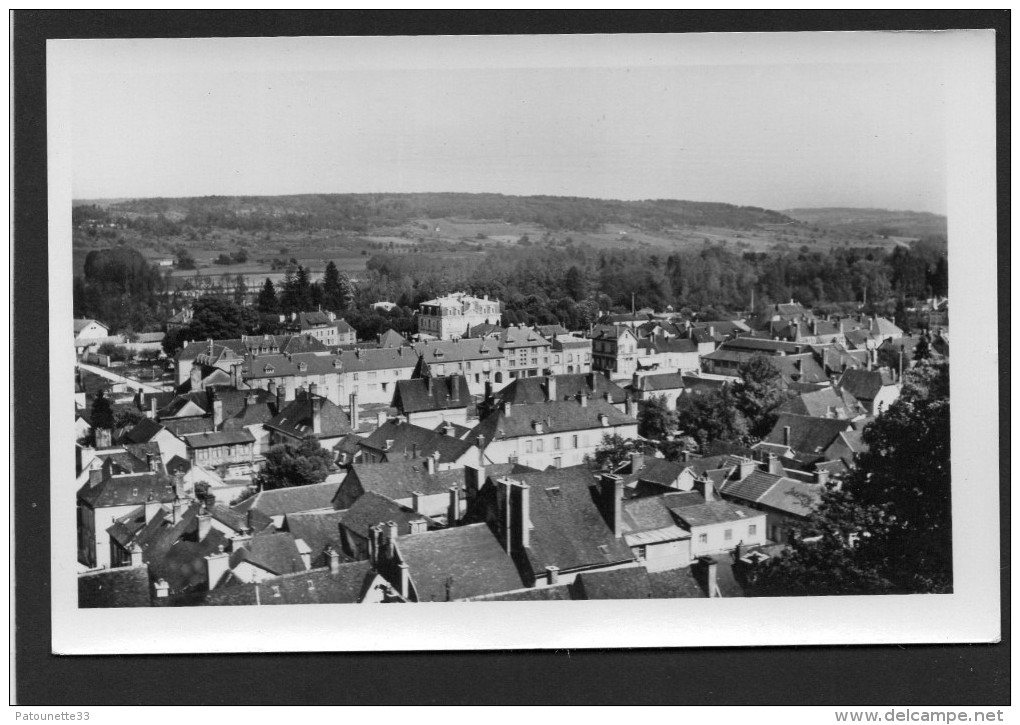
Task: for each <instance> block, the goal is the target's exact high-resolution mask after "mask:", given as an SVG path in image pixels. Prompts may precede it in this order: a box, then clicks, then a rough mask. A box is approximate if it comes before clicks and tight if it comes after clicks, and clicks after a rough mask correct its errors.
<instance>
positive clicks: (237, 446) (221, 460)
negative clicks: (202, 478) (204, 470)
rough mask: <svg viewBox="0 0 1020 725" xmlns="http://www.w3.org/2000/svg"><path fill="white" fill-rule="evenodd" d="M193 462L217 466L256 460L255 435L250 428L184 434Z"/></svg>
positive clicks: (249, 462) (251, 462)
mask: <svg viewBox="0 0 1020 725" xmlns="http://www.w3.org/2000/svg"><path fill="white" fill-rule="evenodd" d="M182 438H183V439H184V443H185V444H186V445H187V447H188V454H189V456H190V459H191V462H192V463H194V464H195V465H197V466H203V467H208V468H215V467H220V466H226V465H229V464H247V467H248V468H249V469H250V467H251V465H252V464H254V462H255V436H253V435H252V434H251V431H248V430H244V429H241V430H225V431H210V432H205V433H191V434H186V435H183V436H182Z"/></svg>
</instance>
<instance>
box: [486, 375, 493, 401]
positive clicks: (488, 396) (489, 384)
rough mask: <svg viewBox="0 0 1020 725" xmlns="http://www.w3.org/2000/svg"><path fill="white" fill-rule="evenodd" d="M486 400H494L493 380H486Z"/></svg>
mask: <svg viewBox="0 0 1020 725" xmlns="http://www.w3.org/2000/svg"><path fill="white" fill-rule="evenodd" d="M485 399H486V400H492V381H491V380H486V381H485Z"/></svg>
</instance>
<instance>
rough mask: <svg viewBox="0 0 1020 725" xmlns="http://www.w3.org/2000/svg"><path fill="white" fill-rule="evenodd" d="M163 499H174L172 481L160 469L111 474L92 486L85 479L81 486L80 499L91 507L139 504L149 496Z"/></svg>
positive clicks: (79, 490) (162, 500)
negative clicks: (119, 474) (156, 470)
mask: <svg viewBox="0 0 1020 725" xmlns="http://www.w3.org/2000/svg"><path fill="white" fill-rule="evenodd" d="M150 493H151V494H152V496H153V499H154V500H156V501H159V502H161V503H169V502H171V501H173V500H174V487H173V482H172V481H171V480H170V479H169V478H167V477H166V476H164V475H162V474H160V473H139V474H134V475H128V476H111V477H109V478H104V479H103V480H102V481H100V482H99V483H97V484H96V485H95V486H93V485H92V484H91V483H90V482H86V483H85V484H84V485H83V486H82V487H81V488H79V489H78V499H79V500H80V501H83V502H85V503H87V504H89V505H90V506H92V508H106V507H109V506H139V505H141V504H144V503H145V502H146V501H147V500H148V499H149V494H150Z"/></svg>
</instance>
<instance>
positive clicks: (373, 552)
mask: <svg viewBox="0 0 1020 725" xmlns="http://www.w3.org/2000/svg"><path fill="white" fill-rule="evenodd" d="M381 538H382V524H375V525H374V526H370V527H369V528H368V560H369V562H370V563H371V564H372V568H373V569H378V568H379V561H380V556H379V555H380V554H382V553H383V552H382V551H381V550H380V546H379V544H380V539H381Z"/></svg>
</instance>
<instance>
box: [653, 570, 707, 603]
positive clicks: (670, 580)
mask: <svg viewBox="0 0 1020 725" xmlns="http://www.w3.org/2000/svg"><path fill="white" fill-rule="evenodd" d="M648 580H649V582H650V583H651V587H652V598H653V599H704V598H705V596H706V595H705V590H704V589H702V588H701V585H700V584H698V580H697V578H696V577H695V576H694V573H693V572H692V571H691V567H689V566H687V567H684V568H682V569H669V570H667V571H656V572H649V574H648Z"/></svg>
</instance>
